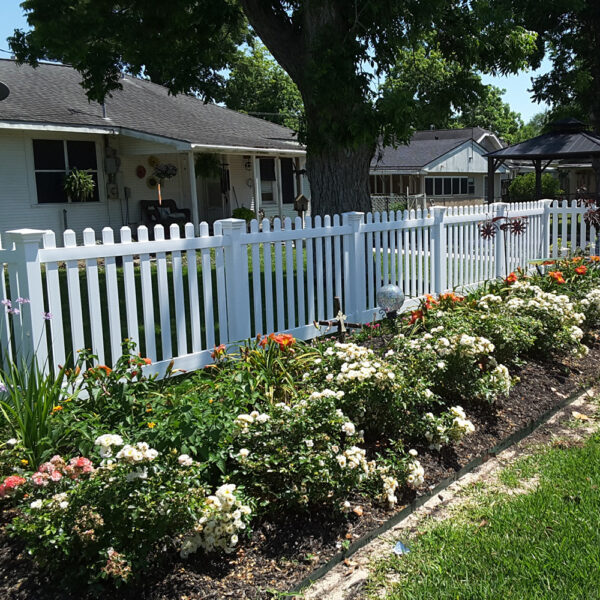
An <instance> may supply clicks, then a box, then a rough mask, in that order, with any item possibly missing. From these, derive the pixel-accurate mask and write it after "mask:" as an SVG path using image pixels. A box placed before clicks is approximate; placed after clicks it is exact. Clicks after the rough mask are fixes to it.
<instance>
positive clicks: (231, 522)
mask: <svg viewBox="0 0 600 600" xmlns="http://www.w3.org/2000/svg"><path fill="white" fill-rule="evenodd" d="M234 492H235V485H233V484H225V485H222V486H221V487H220V488H219V489H218V490H217V491H216V492H215V494H214V496H209V497H208V498H207V499H206V508H205V510H204V513H203V515H202V517H201V518H200V520H199V521H198V523H197V524H196V526H195V527H194V534H193V535H191V536H189V537H187V538H185V539H184V540H183V543H182V545H181V551H180V555H181V557H182V558H187V557H188V556H189V555H190V554H192V553H194V552H196V551H197V550H198V548H202V549H203V550H204V551H205V552H214V551H215V550H222V551H224V552H226V553H227V554H230V553H231V552H233V551H234V549H235V546H236V545H237V543H238V532H239V531H241V530H242V529H245V528H246V524H245V523H244V521H243V517H244V516H247V515H249V514H250V513H251V512H252V511H251V509H250V507H249V506H246V505H244V504H242V502H240V501H239V500H238V499H237V498H236V496H235V494H234Z"/></svg>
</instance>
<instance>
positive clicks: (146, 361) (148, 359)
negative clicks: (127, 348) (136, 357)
mask: <svg viewBox="0 0 600 600" xmlns="http://www.w3.org/2000/svg"><path fill="white" fill-rule="evenodd" d="M143 360H144V364H145V365H151V364H152V359H151V358H144V359H143Z"/></svg>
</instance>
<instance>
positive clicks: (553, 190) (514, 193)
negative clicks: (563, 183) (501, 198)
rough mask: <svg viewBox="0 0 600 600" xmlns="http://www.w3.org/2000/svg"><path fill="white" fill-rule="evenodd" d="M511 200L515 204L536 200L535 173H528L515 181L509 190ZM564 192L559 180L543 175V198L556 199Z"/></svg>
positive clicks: (547, 174)
mask: <svg viewBox="0 0 600 600" xmlns="http://www.w3.org/2000/svg"><path fill="white" fill-rule="evenodd" d="M508 193H509V194H510V199H511V200H512V201H514V202H527V201H529V200H535V199H536V195H535V173H526V174H525V175H519V176H518V177H516V178H515V179H513V181H512V183H511V184H510V186H509V188H508ZM560 194H564V192H563V191H562V190H561V189H560V183H559V181H558V179H556V178H555V177H553V176H552V175H550V174H549V173H543V174H542V198H556V197H557V196H559V195H560Z"/></svg>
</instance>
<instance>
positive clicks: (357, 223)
mask: <svg viewBox="0 0 600 600" xmlns="http://www.w3.org/2000/svg"><path fill="white" fill-rule="evenodd" d="M364 216H365V213H362V212H347V213H344V214H343V215H342V224H343V225H350V227H351V228H352V233H350V234H348V235H345V236H344V266H343V269H344V296H345V298H344V303H343V310H344V311H345V312H346V314H347V315H348V318H349V319H351V320H357V319H359V318H360V315H361V313H363V312H365V311H366V309H367V303H366V290H367V288H366V284H367V277H366V273H365V240H364V234H363V232H362V225H363V223H364Z"/></svg>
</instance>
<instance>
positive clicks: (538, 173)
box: [486, 119, 600, 202]
mask: <svg viewBox="0 0 600 600" xmlns="http://www.w3.org/2000/svg"><path fill="white" fill-rule="evenodd" d="M486 156H487V159H488V189H487V199H488V202H493V201H494V173H495V172H496V169H497V168H498V167H499V166H500V165H502V164H503V163H504V162H505V161H506V160H530V161H531V162H532V163H533V165H534V167H535V188H536V197H537V198H540V197H541V194H542V173H543V172H544V170H545V169H546V168H547V167H548V165H549V164H550V163H551V162H552V161H554V160H565V159H568V160H581V159H585V160H590V159H591V161H592V166H593V167H594V170H595V171H596V193H598V192H600V177H599V176H598V175H599V173H600V136H599V135H596V134H595V133H592V132H591V131H587V130H586V128H585V125H584V124H583V123H582V122H581V121H578V120H577V119H561V120H560V121H555V122H554V123H552V124H551V125H550V131H549V132H548V133H544V134H542V135H538V136H537V137H534V138H531V139H530V140H525V141H524V142H520V143H519V144H515V145H514V146H508V147H507V148H502V149H501V150H496V151H495V152H490V153H488V154H486Z"/></svg>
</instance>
